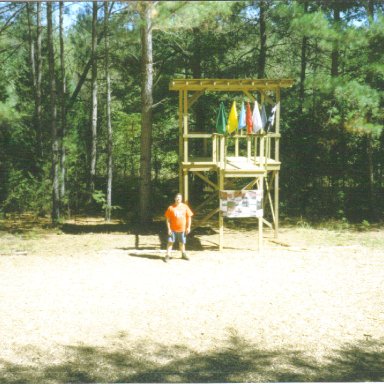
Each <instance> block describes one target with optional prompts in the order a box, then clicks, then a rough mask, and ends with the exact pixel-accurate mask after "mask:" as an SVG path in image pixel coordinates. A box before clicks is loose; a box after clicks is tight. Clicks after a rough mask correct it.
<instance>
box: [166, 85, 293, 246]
mask: <svg viewBox="0 0 384 384" xmlns="http://www.w3.org/2000/svg"><path fill="white" fill-rule="evenodd" d="M292 84H293V80H291V79H278V80H272V79H255V80H252V79H250V80H249V79H243V80H240V79H239V80H237V79H236V80H235V79H174V80H172V81H171V82H170V85H169V89H170V90H174V91H179V190H180V192H181V193H183V195H184V199H185V201H187V202H188V201H189V185H188V179H189V177H188V176H189V173H193V174H194V175H195V176H197V177H199V178H200V179H202V180H203V181H204V182H205V183H206V184H207V186H208V188H209V189H210V190H211V191H212V193H211V196H210V197H208V198H207V199H206V200H205V201H204V202H203V203H202V204H201V205H200V206H198V207H195V211H196V212H198V211H199V210H200V209H202V208H203V207H204V206H206V205H207V204H208V203H209V202H211V201H212V200H214V199H218V197H219V193H218V192H219V191H221V190H224V189H225V186H226V183H228V182H229V181H230V180H231V179H233V178H248V179H252V181H251V182H248V183H247V184H246V185H244V186H243V187H242V189H243V190H244V189H254V188H255V186H256V187H257V190H258V191H260V193H261V194H264V198H263V206H265V204H268V205H269V208H270V211H271V216H272V222H268V221H267V220H266V219H265V218H264V217H259V218H258V229H259V237H258V245H259V249H261V247H262V238H263V224H265V225H267V226H269V227H270V228H273V229H274V234H275V237H277V236H278V229H279V171H280V165H281V162H280V157H279V145H280V90H281V88H288V87H291V86H292ZM206 91H211V92H227V93H228V92H237V93H239V92H243V93H244V94H245V96H246V97H247V98H248V99H249V101H250V102H252V101H254V100H255V99H256V97H255V95H254V93H255V92H257V93H258V94H259V95H260V97H259V103H260V104H264V103H268V104H270V105H272V106H276V111H275V123H274V128H273V129H272V131H273V132H267V133H265V132H258V133H256V134H239V133H236V134H234V135H233V134H232V135H229V134H228V135H222V134H218V133H204V132H191V131H190V129H189V126H190V123H189V109H190V108H191V106H192V105H193V104H194V103H195V102H196V101H197V100H198V98H199V97H200V96H202V95H203V94H204V93H205V92H206ZM211 131H212V132H213V131H215V127H212V129H211ZM195 140H200V141H201V142H202V147H204V148H205V149H206V150H205V153H204V156H195V155H194V154H193V153H192V151H191V150H190V149H191V146H192V141H195ZM209 141H210V142H211V146H209V147H207V142H209ZM207 149H209V151H207ZM212 174H214V175H216V177H213V178H212ZM264 186H265V188H264ZM272 192H273V193H272ZM216 213H218V214H219V233H220V241H219V247H220V249H222V247H223V236H224V219H223V214H222V212H221V211H220V208H219V206H217V208H215V209H213V210H212V211H211V212H209V213H208V214H207V215H206V216H205V217H204V218H202V219H201V220H198V221H195V225H197V226H199V225H202V224H203V223H204V222H206V221H207V220H209V219H210V218H211V217H213V216H214V215H215V214H216Z"/></svg>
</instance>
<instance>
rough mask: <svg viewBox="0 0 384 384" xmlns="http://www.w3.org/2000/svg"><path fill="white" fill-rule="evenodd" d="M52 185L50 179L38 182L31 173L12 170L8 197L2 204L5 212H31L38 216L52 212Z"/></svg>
mask: <svg viewBox="0 0 384 384" xmlns="http://www.w3.org/2000/svg"><path fill="white" fill-rule="evenodd" d="M50 207H51V185H50V182H49V179H45V180H43V181H39V180H37V178H36V177H34V176H33V175H32V174H31V173H30V172H28V173H26V174H25V173H24V172H23V171H20V170H14V169H12V170H11V171H10V172H9V176H8V193H7V197H6V198H5V200H4V201H3V202H2V204H1V210H2V211H4V212H18V213H22V212H25V211H31V212H33V213H35V214H36V215H45V214H47V213H49V212H50Z"/></svg>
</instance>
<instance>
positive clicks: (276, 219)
mask: <svg viewBox="0 0 384 384" xmlns="http://www.w3.org/2000/svg"><path fill="white" fill-rule="evenodd" d="M275 118H276V133H280V88H277V89H276V116H275ZM279 151H280V138H279V137H276V139H275V160H276V161H280V152H279ZM274 193H275V199H274V202H275V223H274V224H275V225H274V227H275V238H276V239H277V238H278V236H279V171H276V175H275V190H274Z"/></svg>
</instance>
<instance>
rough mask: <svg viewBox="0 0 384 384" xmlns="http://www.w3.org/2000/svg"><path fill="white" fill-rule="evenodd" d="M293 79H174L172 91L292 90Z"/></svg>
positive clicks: (171, 86)
mask: <svg viewBox="0 0 384 384" xmlns="http://www.w3.org/2000/svg"><path fill="white" fill-rule="evenodd" d="M293 83H294V80H293V79H173V80H171V81H170V83H169V89H170V90H171V91H182V90H190V91H230V92H236V91H237V92H243V91H268V90H271V91H273V90H276V89H280V88H290V87H291V86H292V85H293Z"/></svg>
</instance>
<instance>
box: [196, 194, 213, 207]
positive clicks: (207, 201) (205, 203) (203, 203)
mask: <svg viewBox="0 0 384 384" xmlns="http://www.w3.org/2000/svg"><path fill="white" fill-rule="evenodd" d="M215 198H217V192H213V193H212V194H211V196H209V197H208V198H207V199H205V200H204V201H203V202H202V203H201V204H199V205H198V206H197V207H196V208H195V211H196V212H198V211H199V210H200V209H201V208H203V207H205V206H206V205H207V204H208V203H210V202H211V201H212V200H213V199H215Z"/></svg>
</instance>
